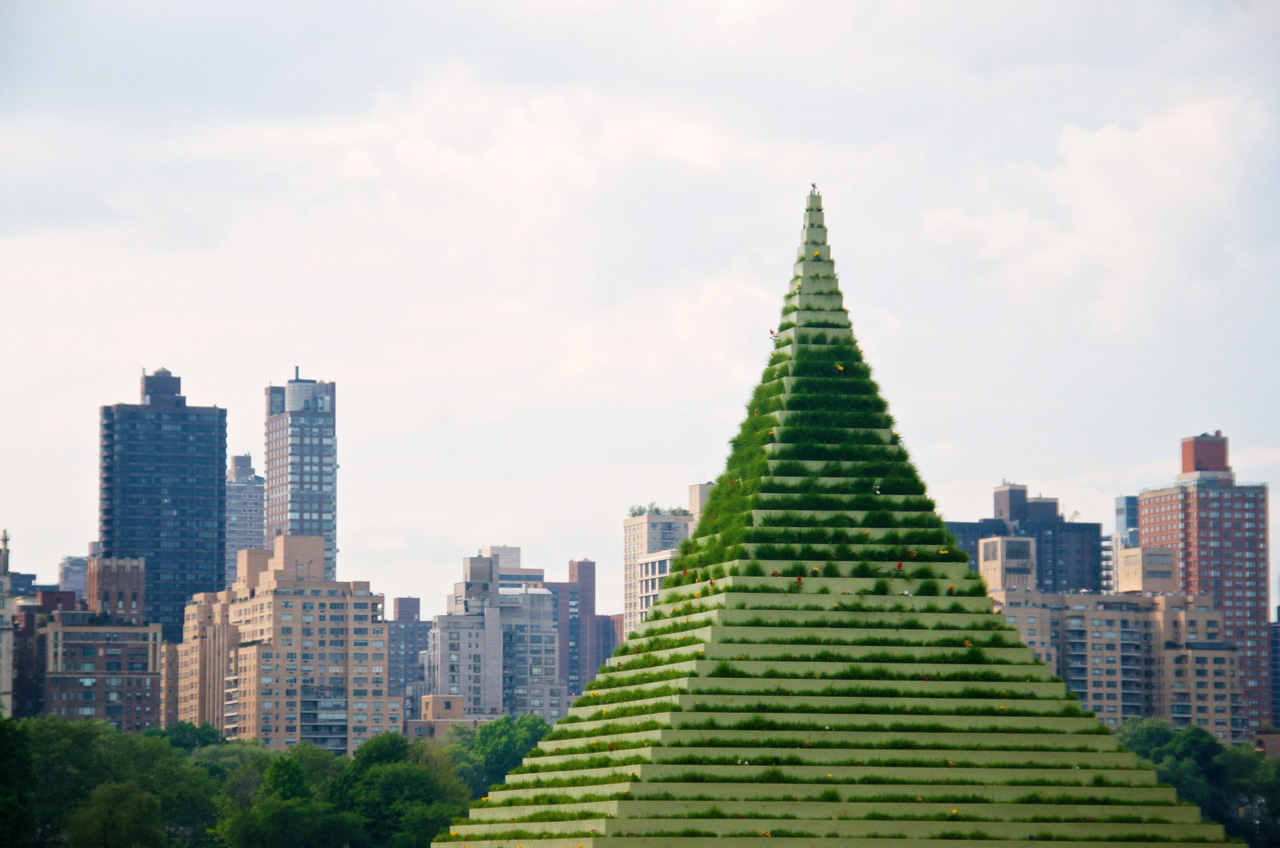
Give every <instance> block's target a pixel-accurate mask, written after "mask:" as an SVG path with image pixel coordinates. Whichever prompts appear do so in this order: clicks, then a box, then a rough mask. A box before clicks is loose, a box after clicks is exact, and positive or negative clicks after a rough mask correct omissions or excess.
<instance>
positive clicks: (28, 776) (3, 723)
mask: <svg viewBox="0 0 1280 848" xmlns="http://www.w3.org/2000/svg"><path fill="white" fill-rule="evenodd" d="M0 763H3V764H4V765H3V768H0V833H3V834H5V839H6V844H8V845H11V846H13V848H27V846H28V845H30V844H31V843H32V841H33V840H34V838H35V817H34V815H33V810H32V795H33V794H34V788H35V761H34V759H33V758H32V756H31V738H30V736H29V734H28V733H27V729H26V728H25V727H24V726H23V725H22V724H20V723H19V722H17V721H14V720H13V719H11V718H0Z"/></svg>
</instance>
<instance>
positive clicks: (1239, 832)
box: [1117, 719, 1280, 848]
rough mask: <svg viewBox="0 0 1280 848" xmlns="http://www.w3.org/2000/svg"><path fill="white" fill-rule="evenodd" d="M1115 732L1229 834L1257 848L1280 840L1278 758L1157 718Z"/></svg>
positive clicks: (1128, 723)
mask: <svg viewBox="0 0 1280 848" xmlns="http://www.w3.org/2000/svg"><path fill="white" fill-rule="evenodd" d="M1117 735H1118V736H1119V737H1120V741H1121V742H1123V743H1124V744H1125V747H1127V748H1128V749H1129V750H1131V751H1133V752H1134V753H1135V754H1137V755H1138V756H1140V757H1142V758H1143V759H1145V760H1148V761H1149V762H1150V763H1151V764H1152V765H1154V766H1155V767H1156V774H1157V775H1158V776H1159V778H1160V780H1161V781H1162V782H1164V783H1168V784H1170V785H1171V786H1173V787H1174V788H1175V789H1177V790H1178V797H1179V798H1180V799H1182V800H1183V801H1189V802H1191V803H1193V804H1197V805H1199V807H1200V809H1201V811H1202V812H1203V813H1204V816H1205V818H1207V819H1212V820H1213V821H1217V822H1219V823H1221V824H1222V825H1223V827H1225V828H1226V831H1227V833H1228V834H1229V835H1231V836H1234V837H1236V838H1238V839H1243V840H1245V841H1246V842H1248V843H1249V844H1250V845H1253V846H1257V848H1262V847H1263V846H1274V845H1280V761H1276V760H1266V759H1263V757H1262V755H1261V754H1259V753H1258V752H1257V751H1255V750H1254V749H1253V748H1250V747H1248V746H1245V745H1232V746H1226V745H1223V744H1222V743H1221V742H1219V741H1218V740H1217V739H1214V738H1213V736H1211V735H1210V734H1209V733H1208V732H1207V731H1205V730H1204V729H1203V728H1200V727H1194V726H1191V727H1185V728H1183V729H1181V730H1174V729H1173V728H1172V727H1170V726H1169V724H1168V723H1167V722H1164V721H1161V720H1159V719H1130V720H1129V721H1126V722H1125V723H1124V724H1122V725H1121V726H1120V728H1119V729H1118V730H1117Z"/></svg>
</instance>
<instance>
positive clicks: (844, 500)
mask: <svg viewBox="0 0 1280 848" xmlns="http://www.w3.org/2000/svg"><path fill="white" fill-rule="evenodd" d="M782 321H783V323H782V325H781V327H780V328H779V330H778V333H777V336H776V341H775V344H774V350H773V352H772V355H771V356H770V358H769V363H768V366H767V367H766V368H765V370H764V375H763V377H762V378H761V381H760V385H759V386H758V387H757V388H756V390H755V393H754V394H753V395H752V398H751V401H750V402H749V403H748V405H747V415H746V420H745V421H744V422H743V424H742V428H741V430H740V431H739V433H738V435H737V437H736V438H735V439H734V440H733V442H732V450H731V453H730V456H729V460H728V463H727V467H726V470H725V472H724V474H722V475H721V476H720V478H719V480H718V481H717V485H716V487H715V490H714V491H713V493H712V495H711V497H710V499H709V501H708V503H707V505H706V507H705V508H704V511H703V515H702V518H701V522H700V523H699V525H698V527H697V529H696V531H695V533H694V535H693V536H692V537H691V538H690V539H689V540H688V541H686V542H685V545H684V548H683V549H682V552H681V556H680V557H679V558H678V559H677V560H676V563H675V565H674V569H673V574H672V577H671V578H670V579H669V580H668V584H667V587H666V589H665V590H664V593H663V594H662V596H661V599H660V600H661V603H659V604H657V605H656V606H655V607H654V608H653V610H652V612H651V614H650V616H649V618H648V620H647V621H646V622H645V623H644V624H643V625H641V627H640V628H639V631H638V632H636V633H634V634H632V635H631V636H630V638H628V640H627V641H626V642H625V643H624V644H623V645H622V646H621V648H619V651H618V655H617V656H615V657H614V658H613V659H612V660H611V661H610V662H609V664H608V666H606V667H605V668H604V669H602V671H601V674H600V676H599V678H598V679H597V680H596V681H595V682H594V683H593V684H592V685H591V687H590V692H589V693H588V694H586V695H584V696H583V697H582V698H581V699H580V700H579V701H578V702H577V703H576V704H575V705H574V707H573V708H572V709H571V710H570V713H569V716H568V717H566V718H564V719H563V720H561V721H560V722H559V723H558V724H557V725H556V726H555V728H554V730H553V731H552V732H551V734H550V735H548V736H547V737H546V739H544V740H543V741H542V742H541V743H540V744H539V746H538V747H537V748H536V749H534V750H533V751H532V752H531V753H530V756H528V757H527V758H526V759H525V761H524V763H523V765H521V766H519V767H518V768H516V769H515V770H514V771H513V772H512V773H511V774H510V775H509V776H508V777H507V779H506V782H505V783H504V784H502V785H501V786H498V787H494V789H493V791H492V792H491V793H490V795H489V796H488V797H487V798H486V799H484V800H483V801H481V802H478V803H476V804H475V805H474V806H473V808H472V810H471V812H470V817H469V819H467V820H466V821H465V822H459V823H457V824H455V825H454V826H453V827H452V828H451V829H450V833H449V834H447V835H442V836H441V837H440V839H439V840H438V842H437V844H449V845H453V844H454V843H460V844H462V845H464V846H471V847H472V848H497V846H503V848H519V846H523V848H535V846H537V848H667V846H672V848H692V846H712V845H716V846H721V845H723V846H734V847H735V848H757V847H758V848H765V846H769V848H778V846H791V847H792V848H800V846H831V848H845V847H846V846H848V848H852V846H857V847H858V848H907V846H911V848H927V846H936V847H937V848H941V846H947V848H958V846H960V845H964V846H973V847H974V848H1011V846H1022V845H1028V846H1030V845H1035V846H1041V845H1049V846H1058V848H1066V846H1072V847H1073V848H1110V846H1115V848H1133V846H1135V845H1149V844H1153V843H1162V842H1178V843H1180V844H1183V845H1220V844H1222V843H1223V842H1224V841H1225V840H1224V838H1223V832H1222V828H1221V827H1220V826H1219V825H1217V824H1202V823H1201V821H1200V812H1199V810H1198V809H1197V808H1196V807H1194V806H1189V805H1185V804H1179V803H1178V802H1177V800H1176V798H1175V796H1174V792H1173V790H1172V789H1170V788H1168V787H1164V786H1158V785H1156V779H1155V774H1154V772H1153V771H1152V770H1151V769H1148V768H1145V767H1142V766H1140V765H1139V763H1138V762H1137V760H1136V758H1135V757H1134V755H1133V754H1130V753H1129V752H1127V751H1125V750H1124V749H1123V748H1121V747H1120V745H1119V743H1118V742H1117V741H1116V739H1115V738H1114V737H1113V736H1112V735H1111V734H1110V733H1109V732H1108V731H1107V730H1106V729H1105V728H1103V727H1102V726H1101V725H1100V724H1099V723H1098V721H1097V720H1096V719H1095V718H1093V716H1092V714H1091V713H1088V712H1085V711H1083V710H1082V709H1081V707H1080V704H1079V702H1078V701H1077V699H1076V698H1075V696H1074V695H1071V694H1070V693H1068V692H1067V691H1066V689H1065V687H1064V686H1063V684H1062V682H1061V681H1059V680H1058V679H1057V678H1056V677H1054V676H1053V672H1052V671H1051V670H1050V669H1049V668H1048V667H1047V666H1045V665H1044V664H1043V663H1042V662H1040V661H1038V660H1037V659H1036V658H1035V656H1034V655H1033V654H1032V652H1031V651H1030V649H1028V648H1026V647H1024V646H1023V645H1022V644H1021V643H1020V642H1019V639H1018V634H1017V632H1016V631H1015V630H1013V629H1012V628H1010V627H1009V626H1007V625H1006V624H1005V622H1004V619H1003V617H1002V616H1000V615H999V614H996V613H994V612H992V607H991V602H990V601H989V600H988V598H987V596H986V591H985V587H984V586H983V583H982V581H981V579H979V578H978V576H977V575H976V574H973V573H971V572H970V571H969V568H968V565H967V563H966V559H967V558H966V556H965V554H964V553H963V552H961V551H959V550H957V549H956V548H955V547H954V543H953V540H952V539H951V538H950V537H949V536H948V534H947V532H946V530H945V529H944V527H943V524H942V521H941V519H940V518H939V517H938V514H937V512H936V511H935V509H934V504H933V502H932V501H931V500H929V499H928V498H927V497H926V496H925V487H924V484H923V482H921V480H920V477H919V475H918V474H917V473H916V470H915V468H914V467H913V466H912V464H911V462H910V460H909V459H908V456H907V451H906V449H905V448H904V447H903V445H902V443H901V441H900V440H899V438H898V434H897V433H896V432H895V431H894V429H893V421H892V419H891V418H890V416H889V414H888V412H887V407H886V404H885V402H884V400H883V399H882V398H881V396H880V393H879V389H878V387H877V386H876V384H875V382H874V381H873V380H872V379H871V372H870V369H869V368H868V367H867V365H866V364H865V363H864V362H863V359H862V354H861V353H860V352H859V350H858V346H857V343H856V342H855V341H854V338H853V332H852V327H851V325H850V323H849V317H848V313H847V312H846V311H845V308H844V301H843V298H842V296H841V294H840V290H839V288H838V286H837V283H836V275H835V268H834V265H833V264H832V261H831V254H830V248H829V247H828V245H827V231H826V227H825V226H824V223H823V212H822V201H821V197H820V195H819V194H818V193H817V190H816V188H815V190H814V191H813V192H812V193H811V194H810V195H809V198H808V203H807V205H806V208H805V214H804V234H803V238H802V243H801V245H800V253H799V256H798V257H797V259H796V263H795V276H794V277H793V278H792V280H791V283H790V285H789V287H788V291H787V295H786V299H785V305H784V306H783V309H782ZM725 839H727V840H728V841H724V840H725Z"/></svg>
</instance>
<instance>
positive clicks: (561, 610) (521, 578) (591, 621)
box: [480, 545, 617, 696]
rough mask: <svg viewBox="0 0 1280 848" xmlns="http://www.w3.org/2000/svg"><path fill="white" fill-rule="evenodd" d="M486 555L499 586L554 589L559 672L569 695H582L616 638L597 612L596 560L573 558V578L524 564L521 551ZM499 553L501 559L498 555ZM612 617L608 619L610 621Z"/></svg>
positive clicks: (489, 550)
mask: <svg viewBox="0 0 1280 848" xmlns="http://www.w3.org/2000/svg"><path fill="white" fill-rule="evenodd" d="M480 555H481V556H494V557H495V558H496V559H497V562H498V585H499V587H500V588H503V589H519V588H521V587H528V588H534V589H546V590H547V591H549V592H550V593H551V609H552V613H553V615H554V616H555V620H556V630H557V633H558V634H559V648H560V670H561V672H562V673H563V682H564V684H565V686H566V687H567V688H568V690H569V694H570V696H577V695H581V694H582V691H583V689H584V688H585V687H586V685H587V684H588V683H590V682H591V681H592V680H595V677H596V672H597V671H598V670H599V669H600V666H601V665H603V664H604V661H605V660H607V659H608V658H609V657H610V656H612V655H613V649H614V648H615V647H616V645H617V642H616V640H615V639H614V638H613V626H612V623H610V624H609V626H608V627H602V626H601V624H600V619H602V618H605V617H604V616H599V615H597V614H596V564H595V562H593V561H592V560H589V559H579V560H569V579H568V580H563V581H561V580H548V579H547V575H546V572H545V570H543V569H541V568H523V567H521V566H520V549H519V548H516V547H502V548H499V547H497V546H492V545H491V546H487V547H484V548H481V549H480ZM499 557H500V558H499ZM606 620H607V619H606Z"/></svg>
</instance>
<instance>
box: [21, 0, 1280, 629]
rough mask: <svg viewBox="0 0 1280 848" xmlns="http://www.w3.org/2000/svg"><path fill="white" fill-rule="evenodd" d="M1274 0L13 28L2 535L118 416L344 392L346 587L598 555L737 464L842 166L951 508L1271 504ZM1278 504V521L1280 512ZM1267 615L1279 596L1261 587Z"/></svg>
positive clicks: (36, 1) (347, 7)
mask: <svg viewBox="0 0 1280 848" xmlns="http://www.w3.org/2000/svg"><path fill="white" fill-rule="evenodd" d="M1277 45H1280V3H1277V2H1274V0H1273V1H1272V2H1254V3H1250V2H1239V3H1230V2H1220V3H1211V2H1187V3H1176V2H1159V3H1125V2H1115V0H1108V2H1077V3H1069V4H1068V3H1028V2H1008V3H991V2H987V3H981V2H978V3H973V2H969V3H943V2H935V3H852V2H838V3H818V2H808V3H803V4H797V3H782V2H779V3H765V2H732V3H699V2H689V0H683V1H682V2H671V3H661V2H646V3H631V4H619V3H589V2H563V3H557V2H542V3H520V4H514V3H493V2H475V0H472V2H467V3H404V2H391V1H390V0H386V1H385V2H370V3H361V4H351V3H336V2H317V0H308V2H271V3H261V2H219V3H207V2H199V3H197V2H165V3H161V2H142V0H134V2H128V0H111V2H105V0H104V2H79V3H67V2H52V1H51V0H30V1H29V2H28V1H27V0H9V2H6V3H0V526H4V527H7V528H8V529H9V532H10V533H11V535H12V537H13V542H12V546H13V567H14V568H15V569H16V570H22V571H35V572H37V573H38V574H39V575H40V576H41V577H42V578H44V579H52V578H53V577H54V575H55V573H56V566H57V562H58V560H59V559H60V558H61V557H62V556H64V555H67V554H77V553H82V552H83V551H84V550H85V548H86V545H87V543H88V542H89V541H90V540H91V539H93V538H95V536H96V533H97V471H98V464H97V463H98V460H97V439H98V430H97V409H98V406H99V405H101V404H108V403H116V402H131V403H132V402H136V401H137V394H138V376H139V374H140V371H141V369H142V368H146V369H148V370H152V369H154V368H157V367H160V366H164V367H167V368H169V369H171V370H173V371H174V372H175V373H176V374H177V375H179V376H180V377H182V380H183V389H184V393H185V394H186V395H187V397H188V399H189V401H190V402H191V403H193V404H217V405H219V406H224V407H226V408H227V409H228V410H229V413H228V418H229V448H230V450H231V451H232V452H244V451H250V452H252V453H253V456H254V460H255V463H258V464H259V467H260V459H261V450H262V431H263V420H262V415H263V400H262V390H263V387H264V386H266V385H267V384H268V383H270V382H275V383H277V384H280V383H282V382H283V381H285V380H287V379H288V378H289V377H290V376H291V375H292V373H293V368H294V366H295V365H298V366H301V368H302V373H303V376H308V377H315V378H319V379H326V380H334V381H336V382H337V383H338V389H339V392H338V443H339V448H338V450H339V462H340V463H341V471H340V472H339V486H338V491H339V499H338V515H339V521H338V524H339V546H340V548H341V553H340V555H339V561H338V568H339V575H340V576H341V577H344V578H347V579H368V580H371V581H372V582H373V584H374V588H375V589H376V590H380V591H384V592H385V593H386V594H387V595H388V596H393V595H403V594H412V595H420V596H422V598H423V602H424V610H425V611H433V612H434V611H439V610H440V609H441V608H442V607H443V603H444V594H445V593H446V592H447V591H448V587H449V586H450V585H451V584H452V583H453V582H454V581H455V580H456V579H458V575H459V571H460V562H461V558H462V557H463V556H465V555H468V554H473V553H475V551H476V549H477V548H478V547H480V546H481V545H486V544H508V545H519V546H521V547H523V549H524V553H525V562H526V565H532V566H545V567H547V568H548V570H549V571H550V574H551V576H552V577H562V575H563V574H564V571H565V563H566V562H567V561H568V560H569V559H575V558H581V557H589V558H592V559H595V560H596V561H597V562H598V563H599V564H600V568H601V571H602V574H603V586H602V590H601V597H600V607H601V608H602V610H603V611H607V612H614V611H620V610H621V588H620V587H621V582H620V579H619V572H620V570H621V562H622V533H621V524H622V519H623V517H624V516H625V515H626V511H627V508H628V506H629V505H631V504H633V503H648V502H649V501H658V502H659V503H662V504H679V503H682V502H683V501H684V499H685V496H686V489H687V486H688V485H689V484H690V483H692V482H695V481H701V480H708V479H712V478H714V477H716V476H717V475H718V474H719V473H720V471H721V468H722V464H723V462H724V458H725V456H726V453H727V441H728V440H729V438H730V437H731V436H732V435H733V434H734V433H735V432H736V429H737V426H738V423H739V420H740V417H741V416H742V414H743V405H744V403H745V402H746V400H747V398H748V396H749V394H750V392H751V388H752V386H753V385H754V383H755V381H756V380H757V379H758V378H759V374H760V371H761V369H762V368H763V366H764V363H765V359H766V357H767V355H768V351H769V341H768V331H769V329H770V328H772V327H776V326H777V323H778V313H779V308H780V306H781V298H782V295H783V294H784V293H785V291H786V287H787V283H788V279H789V278H790V276H791V260H792V258H793V257H794V255H795V250H796V247H797V243H798V238H799V233H800V225H801V217H802V216H801V213H802V210H803V207H804V198H805V194H806V192H807V191H808V187H809V183H810V182H816V183H817V184H818V186H819V189H820V190H821V191H822V192H823V196H824V202H825V204H826V208H827V223H828V226H829V228H830V238H831V243H832V252H833V256H834V258H835V260H836V266H837V271H838V272H839V274H840V278H841V285H842V287H843V289H844V292H845V299H846V303H847V305H848V306H849V309H850V313H851V315H852V317H853V321H854V328H855V332H856V333H857V335H858V338H859V340H860V341H861V343H862V345H863V348H864V351H865V352H866V354H867V357H868V359H869V360H870V362H871V363H872V365H873V367H874V368H875V369H876V376H877V378H878V379H879V381H880V383H881V386H882V388H883V390H884V392H885V394H886V397H887V399H888V400H889V403H890V407H891V410H892V411H893V413H894V414H895V416H896V418H897V422H898V429H899V430H900V431H901V432H902V434H903V437H904V439H905V440H906V442H907V444H908V446H909V448H910V450H911V451H912V454H913V456H914V458H915V460H916V462H917V464H918V465H919V466H920V469H921V472H922V474H923V475H924V478H925V480H926V482H927V483H928V485H929V489H930V493H931V494H932V495H933V496H934V497H935V498H936V499H937V500H938V503H939V506H940V508H941V509H942V511H943V513H944V515H945V517H946V518H949V519H969V520H971V519H976V518H979V517H982V516H986V515H989V514H990V502H991V489H992V488H993V487H994V486H995V485H997V484H999V483H1000V482H1001V480H1002V479H1009V480H1011V481H1016V482H1020V483H1025V484H1027V485H1028V486H1030V488H1031V490H1032V493H1033V494H1035V493H1042V494H1044V495H1046V496H1058V497H1059V498H1061V503H1062V508H1063V511H1064V512H1065V513H1066V514H1068V515H1070V514H1071V513H1073V512H1075V511H1077V510H1078V511H1079V512H1080V519H1079V520H1082V521H1083V520H1089V521H1101V522H1103V524H1104V527H1105V529H1107V530H1108V531H1109V529H1110V527H1111V525H1112V502H1113V499H1114V497H1115V496H1116V495H1119V494H1124V493H1135V492H1136V491H1137V490H1138V489H1139V488H1142V487H1146V486H1153V485H1157V484H1161V483H1165V482H1168V481H1171V480H1172V479H1173V478H1174V476H1175V475H1176V474H1177V472H1178V470H1179V468H1178V462H1179V440H1180V439H1181V438H1182V437H1184V436H1189V435H1193V434H1198V433H1201V432H1204V431H1212V430H1216V429H1221V430H1222V431H1223V432H1224V433H1225V434H1226V435H1228V436H1229V437H1230V438H1231V448H1232V460H1233V465H1234V467H1235V469H1236V471H1237V473H1238V475H1239V477H1240V478H1241V479H1242V480H1250V481H1265V482H1271V483H1274V482H1276V481H1277V478H1278V477H1280V423H1278V422H1280V400H1278V399H1277V363H1278V361H1280V354H1278V351H1280V344H1278V343H1277V330H1278V328H1280V285H1278V284H1280V237H1278V235H1280V205H1278V201H1277V198H1280V157H1278V156H1277V153H1278V151H1280V97H1278V94H1280V50H1278V49H1277ZM1272 518H1273V522H1274V521H1275V520H1276V518H1277V508H1276V506H1275V505H1274V502H1273V508H1272ZM1272 591H1273V597H1274V592H1275V584H1274V583H1272Z"/></svg>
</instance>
